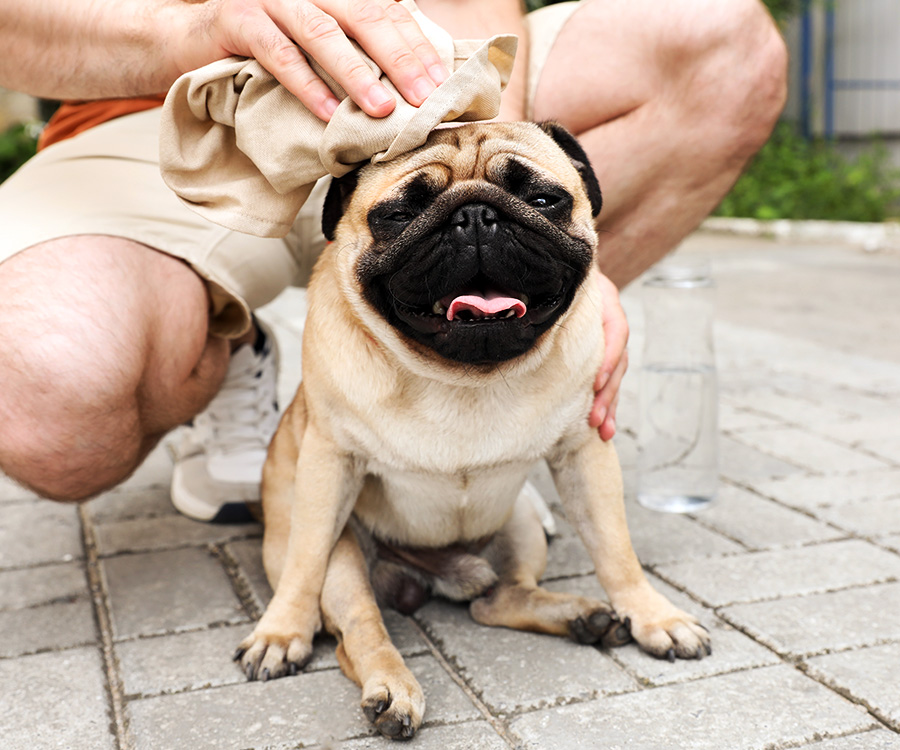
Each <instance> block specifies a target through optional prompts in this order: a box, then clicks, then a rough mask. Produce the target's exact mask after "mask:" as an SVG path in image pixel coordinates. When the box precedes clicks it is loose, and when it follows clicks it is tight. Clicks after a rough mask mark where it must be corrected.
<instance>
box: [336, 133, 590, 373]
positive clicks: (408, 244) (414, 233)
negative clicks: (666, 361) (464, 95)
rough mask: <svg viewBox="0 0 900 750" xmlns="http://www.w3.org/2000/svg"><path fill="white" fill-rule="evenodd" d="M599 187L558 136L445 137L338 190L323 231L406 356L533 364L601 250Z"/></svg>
mask: <svg viewBox="0 0 900 750" xmlns="http://www.w3.org/2000/svg"><path fill="white" fill-rule="evenodd" d="M600 205H601V197H600V187H599V185H598V184H597V178H596V177H595V175H594V173H593V171H592V169H591V167H590V164H589V163H588V159H587V156H586V155H585V153H584V151H583V150H582V148H581V147H580V145H579V144H578V142H577V141H576V140H575V138H574V137H573V136H572V135H571V134H570V133H568V131H566V130H565V129H564V128H562V127H561V126H559V125H556V124H544V125H534V124H531V123H491V124H478V125H464V126H460V127H454V128H448V129H443V130H437V131H435V132H433V133H432V134H431V136H430V137H429V139H428V141H427V142H426V143H425V145H423V146H421V147H420V148H418V149H416V150H414V151H411V152H410V153H408V154H406V155H404V156H403V157H400V158H397V159H394V160H392V161H388V162H383V163H380V164H373V165H367V166H365V167H363V168H362V169H360V170H358V171H356V172H353V173H351V174H349V175H347V176H345V177H342V178H340V179H336V180H334V181H333V182H332V185H331V189H330V191H329V193H328V196H327V198H326V201H325V209H324V214H323V220H322V225H323V231H324V233H325V236H326V237H327V238H328V239H330V240H334V241H335V243H336V247H335V250H336V252H337V253H338V254H339V255H338V263H339V265H340V267H341V270H342V272H347V273H349V272H352V275H353V280H354V285H355V286H356V287H357V288H358V290H359V292H360V294H361V298H362V300H364V302H365V303H366V304H367V305H369V306H371V307H372V308H374V310H375V311H376V312H377V314H378V315H379V316H380V317H381V318H383V319H384V321H386V322H387V323H388V324H389V325H390V326H391V327H392V328H393V329H394V330H395V331H396V332H397V333H399V334H400V336H401V338H402V340H403V341H404V344H405V345H406V346H410V347H413V348H414V349H416V350H417V351H418V352H419V353H425V354H426V355H427V356H428V357H429V358H433V356H434V354H437V355H438V356H439V357H441V358H443V359H444V360H450V361H452V362H457V363H463V364H465V365H467V366H471V365H487V364H495V363H498V362H503V361H506V360H511V359H513V358H515V357H519V356H520V355H523V354H524V353H526V352H528V351H529V350H530V349H531V348H532V347H533V346H534V345H535V343H536V342H537V341H538V340H539V339H540V337H541V335H542V334H543V333H545V332H546V331H548V330H549V329H550V328H551V327H552V326H553V325H554V323H556V322H557V321H558V320H559V319H560V317H561V316H562V315H563V314H564V313H565V312H566V310H567V309H568V308H569V306H570V304H571V303H572V301H573V299H574V298H575V295H576V293H577V291H578V289H579V287H580V285H581V284H582V282H583V281H584V279H585V276H586V274H587V271H588V270H589V268H590V264H591V262H592V258H593V252H594V246H595V244H596V233H595V231H594V222H593V219H594V217H595V216H596V215H597V213H598V212H599V211H600Z"/></svg>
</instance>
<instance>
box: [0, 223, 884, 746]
mask: <svg viewBox="0 0 900 750" xmlns="http://www.w3.org/2000/svg"><path fill="white" fill-rule="evenodd" d="M698 249H707V250H710V251H712V253H713V259H714V272H715V275H716V278H717V282H718V286H719V314H718V319H717V347H718V362H719V371H720V379H721V420H720V421H721V452H722V462H721V473H722V484H721V492H720V497H719V499H718V501H717V503H716V505H715V506H714V507H712V508H710V509H708V510H706V511H703V512H702V513H699V514H697V515H696V516H670V515H665V514H658V513H653V512H650V511H646V510H644V509H642V508H640V507H638V506H636V504H635V503H634V502H633V500H631V498H630V497H629V511H630V525H631V528H632V532H633V537H634V542H635V546H636V548H637V551H638V553H639V555H640V556H641V558H642V560H643V562H644V563H645V565H646V567H647V569H648V571H649V574H650V576H651V578H652V579H653V581H654V583H655V584H656V585H658V586H659V588H660V589H661V590H663V591H664V592H665V593H666V594H668V595H669V596H671V597H672V598H673V599H674V600H676V601H677V602H678V603H679V604H680V605H681V606H683V607H685V608H687V609H689V610H691V611H693V612H694V613H696V614H697V615H698V616H699V617H700V618H701V619H702V620H703V622H704V623H706V625H707V626H708V627H709V628H710V629H711V630H712V633H713V640H714V647H715V648H714V652H713V655H712V656H711V657H708V658H706V659H704V660H703V661H700V662H679V663H676V664H669V663H668V662H660V661H656V660H654V659H652V658H650V657H648V656H646V655H644V654H642V653H640V652H639V651H638V650H637V649H636V648H635V647H634V646H633V645H631V646H625V647H622V648H619V649H615V650H613V651H610V652H605V651H599V650H595V649H593V648H590V647H585V646H579V645H576V644H574V643H570V642H567V641H564V640H561V639H554V638H550V637H546V636H539V635H532V634H526V633H518V632H512V631H508V630H500V629H496V630H494V629H488V628H482V627H479V626H477V625H475V624H474V623H473V622H471V620H469V618H468V615H467V613H466V611H465V609H464V608H462V607H460V606H455V605H451V604H448V603H445V602H432V603H430V604H429V605H427V606H426V607H425V608H424V609H423V610H421V611H420V612H419V613H418V614H417V615H416V617H415V618H414V619H406V618H402V617H400V616H397V615H389V616H388V622H389V625H390V629H391V631H392V633H393V635H394V637H395V640H396V642H397V644H398V646H399V647H400V648H401V650H402V652H403V653H404V654H405V655H406V656H407V657H408V662H409V664H410V666H411V668H412V669H413V671H414V672H415V673H416V674H417V675H418V676H419V678H420V680H421V682H422V684H423V686H424V688H425V691H426V694H427V697H428V712H427V715H426V723H425V725H424V727H423V729H422V731H421V732H420V733H419V735H418V736H417V738H416V739H415V740H414V741H413V742H414V747H416V748H420V749H421V750H428V749H429V748H431V749H434V748H440V750H453V749H457V748H458V749H460V750H462V749H466V750H468V749H469V748H485V749H486V750H488V749H489V750H493V749H495V748H496V749H499V750H502V749H503V748H510V747H516V748H520V747H521V748H533V749H545V748H546V749H548V750H549V749H551V748H553V749H560V750H570V749H571V748H590V749H591V750H594V749H612V748H628V749H629V750H643V749H645V748H646V749H647V750H660V749H664V748H676V749H680V748H692V749H693V748H697V749H699V748H708V749H709V750H735V749H738V748H748V749H749V748H760V749H762V748H787V747H791V748H794V747H804V748H810V750H813V749H814V750H864V749H865V750H882V749H884V748H900V680H898V679H897V675H898V674H900V408H898V402H900V255H890V254H886V255H878V254H866V253H864V252H863V251H861V250H858V249H855V248H853V247H850V246H842V245H832V246H828V245H825V244H822V243H819V244H816V245H806V246H802V245H797V244H790V245H788V244H777V243H774V242H771V241H767V240H762V239H739V238H734V237H722V236H710V235H697V236H695V237H694V238H692V240H691V241H689V243H688V247H687V249H686V251H691V252H693V251H696V250H698ZM624 299H625V302H626V306H627V308H628V311H629V315H630V320H631V323H632V331H633V335H632V339H631V345H630V350H631V352H632V357H633V359H632V368H631V369H632V375H631V376H630V377H629V378H626V383H625V386H624V391H623V396H622V403H621V407H620V418H619V424H620V431H619V435H618V437H617V438H616V441H617V443H618V446H619V450H620V454H621V457H622V461H623V465H624V468H625V474H626V483H627V488H628V490H629V495H630V494H632V493H633V488H634V465H635V444H634V433H633V427H634V424H635V414H636V406H635V401H636V397H635V389H636V381H637V378H636V377H635V373H636V372H637V369H638V367H639V360H640V340H641V326H642V321H641V318H642V316H641V308H640V296H639V287H638V286H637V285H633V286H632V287H631V288H629V289H628V290H627V291H626V294H625V295H624ZM302 305H303V297H302V293H300V292H299V291H292V292H291V293H289V294H286V295H284V296H283V297H282V298H280V299H279V300H277V301H276V302H275V303H274V304H273V305H271V306H270V307H269V309H268V310H267V311H266V312H265V315H266V316H267V318H268V320H270V321H272V322H273V324H274V325H275V326H276V330H277V333H278V336H279V339H280V340H281V344H282V348H283V350H284V357H283V363H284V367H283V382H282V384H281V389H282V391H283V396H282V397H283V398H284V399H287V398H288V397H289V394H290V392H291V391H292V389H293V388H294V387H295V385H296V381H297V372H296V370H297V341H298V338H299V331H300V326H301V324H300V319H299V317H298V316H299V314H300V312H301V311H302ZM170 471H171V465H170V462H169V459H168V456H167V454H166V452H165V451H164V450H163V449H160V450H157V451H156V452H155V453H154V454H153V455H152V456H151V457H150V459H149V460H148V461H147V463H146V464H145V465H144V466H143V467H142V468H141V469H140V470H139V471H138V472H137V473H136V474H135V475H134V476H133V477H132V478H131V479H130V480H129V481H128V482H126V483H125V484H124V485H123V486H121V487H120V488H119V489H117V490H116V491H114V492H110V493H108V494H106V495H104V496H103V497H101V498H99V499H97V500H95V501H93V502H91V503H89V504H87V505H85V506H83V507H81V508H76V507H70V506H64V505H56V504H53V503H50V502H46V501H42V500H38V499H36V498H35V497H33V496H32V495H30V494H29V493H28V492H26V491H24V490H22V489H20V488H18V487H16V486H15V485H13V484H12V483H9V482H4V480H2V479H0V506H2V507H0V634H2V637H0V747H2V748H4V749H5V750H14V749H15V750H19V749H27V750H33V749H35V748H85V749H88V750H106V749H107V748H109V749H110V750H112V749H113V748H118V749H119V750H130V749H131V748H134V749H141V750H143V749H147V750H181V749H185V750H201V749H204V748H211V749H215V750H223V749H224V748H270V747H272V748H298V747H303V748H306V747H311V746H315V747H319V748H326V747H328V748H342V749H345V750H359V749H360V748H386V747H388V746H389V741H388V740H384V739H382V738H380V737H377V736H373V735H372V732H371V730H370V729H369V727H368V725H367V723H366V721H365V719H364V717H363V715H362V712H361V711H360V710H359V707H358V700H359V696H358V691H357V689H356V687H355V686H353V685H352V684H351V683H350V682H349V681H348V680H346V679H345V678H344V677H343V676H342V675H341V673H340V671H339V670H338V669H337V664H336V661H335V658H334V654H333V643H329V642H328V640H327V639H323V641H322V642H321V643H320V645H319V648H318V650H317V652H316V657H315V660H314V662H313V664H312V665H311V666H310V668H309V669H308V670H307V672H305V673H304V674H302V675H299V676H297V677H293V678H287V679H282V680H276V681H273V682H269V683H259V682H256V683H247V682H246V681H245V680H244V678H243V676H242V674H241V673H240V671H239V670H238V669H237V667H236V666H235V665H234V664H232V662H231V660H230V655H231V653H232V651H233V650H234V648H235V646H236V644H237V643H238V642H239V641H240V640H241V638H242V637H243V636H244V635H245V634H246V633H248V632H249V631H250V629H251V628H252V623H253V620H254V619H255V618H257V617H258V616H259V614H260V612H261V610H262V609H263V607H264V605H265V602H266V600H267V598H268V596H269V595H270V591H269V589H268V588H267V585H266V584H265V582H264V578H263V573H262V568H261V564H260V543H259V536H260V531H259V528H257V527H255V526H252V525H249V526H236V527H217V526H209V525H203V524H197V523H194V522H191V521H189V520H187V519H185V518H182V517H180V516H178V515H176V514H175V513H174V512H173V510H172V508H171V506H170V504H169V500H168V496H167V490H166V487H167V483H168V481H169V474H170ZM536 476H537V478H538V480H539V482H540V483H541V485H542V487H543V488H544V490H545V492H546V493H547V494H548V495H550V496H552V494H553V491H552V488H551V487H550V486H549V484H548V483H547V481H546V471H545V470H541V469H540V467H539V469H538V470H537V473H536ZM561 528H562V532H563V533H562V536H561V537H560V538H558V539H557V540H556V541H555V542H554V544H553V545H552V546H551V561H550V565H549V569H548V571H547V576H546V577H547V580H548V585H549V586H550V587H551V588H553V589H559V590H569V591H573V590H577V591H596V590H597V589H598V586H597V584H596V583H595V582H594V579H593V578H592V576H591V575H590V574H591V565H590V562H589V561H588V560H587V558H586V555H585V553H584V552H583V551H582V549H581V547H580V544H579V543H578V542H577V541H576V540H575V539H574V538H573V536H572V533H571V530H570V529H569V528H568V526H566V524H565V522H563V521H561Z"/></svg>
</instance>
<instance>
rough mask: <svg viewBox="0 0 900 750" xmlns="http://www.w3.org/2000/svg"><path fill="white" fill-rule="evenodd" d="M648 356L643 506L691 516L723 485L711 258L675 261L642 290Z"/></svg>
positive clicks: (641, 456)
mask: <svg viewBox="0 0 900 750" xmlns="http://www.w3.org/2000/svg"><path fill="white" fill-rule="evenodd" d="M642 292H643V304H644V323H645V327H644V351H643V358H642V364H641V373H640V397H639V404H640V407H639V408H640V418H639V423H638V502H640V504H641V505H643V506H645V507H647V508H652V509H653V510H660V511H667V512H670V513H691V512H694V511H698V510H700V509H702V508H705V507H706V506H707V505H709V504H710V503H711V502H712V501H713V500H714V498H715V495H716V489H717V487H718V479H719V450H718V448H719V446H718V436H719V433H718V401H719V394H718V382H717V377H716V361H715V348H714V342H713V317H714V313H715V285H714V284H713V280H712V276H711V274H710V267H709V261H708V259H706V258H700V257H694V256H687V257H678V256H675V257H673V258H671V259H668V260H666V261H664V262H662V263H660V264H658V265H657V266H655V267H654V268H653V269H651V271H650V272H649V274H648V276H647V277H646V280H645V281H644V284H643V289H642Z"/></svg>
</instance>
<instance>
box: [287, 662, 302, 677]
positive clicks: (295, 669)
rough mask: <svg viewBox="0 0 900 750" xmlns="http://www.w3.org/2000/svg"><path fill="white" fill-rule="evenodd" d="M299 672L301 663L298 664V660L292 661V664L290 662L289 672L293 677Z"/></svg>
mask: <svg viewBox="0 0 900 750" xmlns="http://www.w3.org/2000/svg"><path fill="white" fill-rule="evenodd" d="M299 672H300V665H298V664H297V662H294V661H292V662H291V663H290V664H288V674H289V675H290V676H291V677H293V676H294V675H296V674H297V673H299Z"/></svg>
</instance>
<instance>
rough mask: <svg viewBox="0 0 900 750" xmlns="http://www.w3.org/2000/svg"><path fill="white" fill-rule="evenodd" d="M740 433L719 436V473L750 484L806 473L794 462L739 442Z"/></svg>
mask: <svg viewBox="0 0 900 750" xmlns="http://www.w3.org/2000/svg"><path fill="white" fill-rule="evenodd" d="M742 434H743V433H737V435H735V436H732V435H721V436H720V437H719V473H720V474H721V475H722V476H723V477H725V478H726V479H729V480H731V481H732V482H734V483H735V484H743V485H752V484H753V483H754V482H762V481H769V480H771V479H779V478H784V477H789V476H793V475H796V474H805V473H806V472H804V470H803V469H802V468H800V467H799V466H796V465H795V464H791V463H788V462H787V461H784V460H782V459H780V458H775V457H774V456H771V455H769V454H768V453H763V452H762V451H761V450H757V449H756V448H752V447H751V446H749V445H747V444H746V443H743V442H741V441H740V440H738V439H737V438H738V437H740V435H742Z"/></svg>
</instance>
